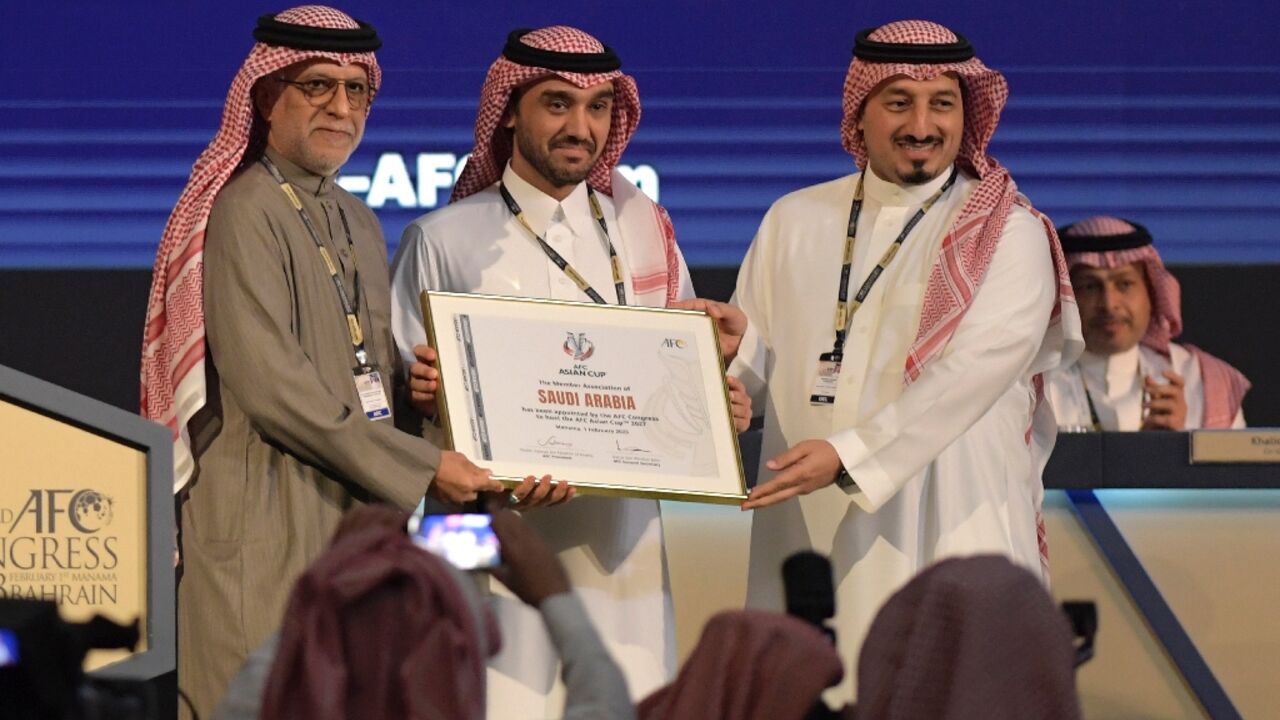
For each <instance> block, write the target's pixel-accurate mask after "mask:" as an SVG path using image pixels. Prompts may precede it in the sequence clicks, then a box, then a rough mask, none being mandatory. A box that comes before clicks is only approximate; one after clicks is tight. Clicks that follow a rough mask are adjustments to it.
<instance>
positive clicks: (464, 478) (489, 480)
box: [427, 450, 502, 505]
mask: <svg viewBox="0 0 1280 720" xmlns="http://www.w3.org/2000/svg"><path fill="white" fill-rule="evenodd" d="M501 491H502V483H500V482H498V481H497V480H494V479H493V473H491V472H490V471H489V470H486V469H484V468H482V467H478V466H476V464H475V463H473V462H471V461H470V460H468V459H467V456H466V455H463V454H462V453H460V452H454V451H453V450H441V451H440V467H438V468H436V477H435V479H434V480H432V481H431V487H430V488H428V489H427V493H428V494H430V495H431V496H432V497H434V498H437V499H439V500H444V501H445V502H449V503H453V504H455V505H461V504H462V503H466V502H471V501H472V500H475V499H476V498H477V497H479V494H480V493H482V492H501Z"/></svg>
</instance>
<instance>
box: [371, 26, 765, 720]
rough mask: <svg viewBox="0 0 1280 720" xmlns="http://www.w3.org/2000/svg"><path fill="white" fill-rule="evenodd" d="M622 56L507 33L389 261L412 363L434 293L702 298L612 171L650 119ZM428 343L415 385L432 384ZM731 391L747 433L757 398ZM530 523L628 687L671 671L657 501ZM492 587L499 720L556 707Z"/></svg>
mask: <svg viewBox="0 0 1280 720" xmlns="http://www.w3.org/2000/svg"><path fill="white" fill-rule="evenodd" d="M619 66H620V63H619V61H618V58H617V56H616V55H615V54H614V53H613V51H612V50H610V49H609V48H608V47H607V46H604V45H603V44H601V43H600V42H599V41H598V40H596V39H595V38H593V37H591V36H590V35H587V34H586V33H584V32H582V31H580V30H576V29H573V28H568V27H563V26H556V27H549V28H543V29H540V30H535V31H532V32H529V31H516V32H514V33H512V34H511V36H510V37H509V38H508V41H507V45H506V47H505V48H504V50H503V56H502V57H500V58H499V59H498V60H497V61H496V62H495V63H494V64H493V66H492V67H491V68H490V70H489V74H488V77H487V78H486V80H485V85H484V89H483V90H482V93H481V101H480V110H479V116H478V118H477V125H476V147H475V150H474V151H473V152H472V154H471V157H470V159H469V161H468V162H467V165H466V168H465V169H464V170H463V173H462V175H461V176H460V177H459V179H458V183H457V185H456V187H455V189H454V193H453V198H452V204H450V205H449V206H448V207H446V208H443V209H440V210H437V211H435V212H433V213H430V214H428V215H426V216H424V217H422V218H419V219H418V220H416V221H415V222H414V223H413V224H412V225H410V226H409V227H408V228H407V229H406V230H405V232H404V235H403V237H402V238H401V244H400V249H399V251H398V253H397V255H396V258H395V261H394V263H393V268H392V285H393V287H392V295H393V299H392V322H393V327H394V330H395V336H396V338H397V343H398V344H399V347H400V350H401V353H402V354H404V355H405V357H406V359H408V360H409V361H411V362H412V361H414V360H415V346H419V345H421V344H423V343H425V342H426V335H425V332H424V329H423V322H422V318H421V313H420V311H419V309H418V308H419V294H420V292H421V291H422V290H425V289H432V290H447V291H455V292H475V293H488V294H496V295H513V296H522V297H537V298H553V299H558V300H573V301H580V302H586V301H592V300H594V301H596V302H600V303H607V304H628V305H645V306H651V307H665V306H668V305H669V304H671V303H673V302H675V301H678V300H681V299H686V298H692V297H693V287H692V284H691V282H690V280H689V272H688V269H687V268H686V267H685V264H684V260H683V259H682V257H681V256H680V253H679V250H678V248H677V247H676V244H675V237H674V233H673V231H672V227H671V224H670V221H669V219H668V218H667V215H666V211H665V210H663V209H662V208H661V207H660V206H658V205H657V204H655V203H654V202H653V201H652V200H650V199H649V198H648V197H647V196H645V195H644V194H643V193H642V192H640V190H639V189H638V188H636V186H635V185H633V184H631V183H630V182H628V181H627V180H626V179H625V178H623V177H622V176H621V175H620V174H619V173H618V172H617V171H616V169H615V167H616V165H617V163H618V160H619V158H620V157H621V155H622V152H623V150H624V148H625V147H626V145H627V142H628V141H629V140H630V138H631V135H632V134H633V133H634V131H635V128H636V124H637V123H638V121H639V117H640V101H639V94H638V92H637V90H636V85H635V81H634V80H633V79H632V78H631V77H630V76H628V75H625V74H623V73H622V72H620V71H619V69H618V68H619ZM593 203H598V205H599V208H600V219H597V218H596V216H595V214H594V213H593V210H592V204H593ZM601 223H603V227H601ZM614 256H616V258H617V260H618V262H617V263H616V265H614V264H613V263H612V262H611V257H614ZM566 266H567V268H566ZM615 267H616V274H615V270H614V268H615ZM569 269H572V270H574V271H576V273H577V274H579V275H580V276H581V277H582V278H583V280H584V281H585V282H584V284H579V283H577V282H576V281H575V280H574V279H573V278H572V275H571V273H570V272H569ZM422 350H425V348H419V349H418V353H417V358H416V359H417V360H418V362H417V363H416V364H415V365H414V372H415V373H416V372H422V373H423V377H419V378H415V379H414V382H416V383H417V384H416V385H414V388H415V389H419V388H421V389H424V390H428V389H429V390H434V382H435V379H434V378H435V375H434V368H431V369H428V368H427V367H426V365H425V363H423V362H422V360H424V359H427V358H424V357H423V352H422ZM513 353H516V354H515V355H513V357H512V362H519V357H518V349H515V348H513ZM428 371H429V372H430V375H429V376H428V375H427V373H428ZM731 386H736V388H737V391H736V392H735V408H734V411H735V415H736V421H737V422H738V424H739V429H740V430H741V429H745V426H746V423H747V422H749V419H750V409H749V408H750V403H749V400H748V398H747V397H746V395H745V393H743V392H742V391H741V386H740V385H738V384H737V383H736V381H733V383H731ZM561 491H562V488H557V490H556V492H561ZM515 492H516V493H517V494H518V495H519V496H521V497H525V493H526V492H528V493H531V494H537V493H543V492H547V491H546V489H545V488H544V487H541V486H538V487H528V486H522V487H520V488H517V489H516V491H515ZM527 518H528V520H529V522H530V524H532V525H534V526H535V527H536V528H537V529H538V530H539V531H540V532H541V533H542V535H543V536H544V537H545V538H546V539H547V540H548V542H549V543H551V545H552V547H554V548H556V549H557V550H558V551H559V555H560V559H561V561H562V562H563V563H564V565H565V567H566V570H567V571H568V573H569V577H570V579H571V580H572V582H573V585H574V589H575V590H576V591H577V593H578V594H579V595H580V596H581V598H582V600H583V604H584V605H585V606H586V608H587V612H588V614H589V616H590V618H591V621H592V622H593V623H594V624H595V626H596V627H597V628H598V629H599V631H600V634H601V636H602V637H603V639H604V640H605V644H606V646H607V647H608V649H609V652H610V653H611V654H612V655H613V657H614V658H615V659H616V660H617V662H618V664H619V666H620V667H621V668H622V670H623V674H624V675H625V676H626V678H627V683H628V686H629V690H630V692H631V695H632V698H633V699H638V698H641V697H644V696H645V695H647V694H648V693H649V692H651V691H652V690H654V689H656V688H657V687H659V686H661V685H663V684H665V683H666V682H668V681H669V680H670V679H671V677H672V676H673V675H674V673H675V623H674V617H673V613H672V606H671V595H670V588H669V582H668V579H667V570H666V559H665V557H664V555H663V540H662V520H661V516H660V514H659V505H658V502H657V501H656V500H638V499H620V498H600V497H581V498H577V499H575V500H574V501H573V502H572V503H569V504H564V505H559V506H557V507H552V508H547V509H540V510H538V511H537V512H534V513H530V514H529V515H527ZM493 587H494V590H495V593H500V594H496V595H495V598H494V599H495V601H496V606H495V611H496V614H497V616H498V619H499V622H500V624H501V629H502V637H503V649H502V651H501V653H500V654H499V655H498V656H497V657H496V658H494V660H493V661H491V665H490V672H489V676H488V687H489V717H491V718H526V717H539V718H541V717H558V715H559V712H560V708H561V707H562V706H563V690H562V687H561V686H560V685H559V684H558V682H557V663H556V653H555V649H554V648H553V647H552V645H551V642H550V639H549V638H548V636H547V633H546V631H545V630H544V629H543V626H542V621H541V619H540V618H539V616H538V614H537V612H536V611H534V610H533V609H530V608H527V607H525V606H523V605H522V604H521V603H520V602H519V600H517V599H516V598H514V597H512V596H510V594H509V593H506V592H505V591H503V590H502V589H501V588H498V587H497V586H496V584H495V585H494V586H493Z"/></svg>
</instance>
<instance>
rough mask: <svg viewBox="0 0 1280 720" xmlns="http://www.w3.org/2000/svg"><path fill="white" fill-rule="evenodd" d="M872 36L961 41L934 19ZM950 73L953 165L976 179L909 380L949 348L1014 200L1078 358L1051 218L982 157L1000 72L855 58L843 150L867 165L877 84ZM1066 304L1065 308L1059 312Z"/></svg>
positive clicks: (933, 293)
mask: <svg viewBox="0 0 1280 720" xmlns="http://www.w3.org/2000/svg"><path fill="white" fill-rule="evenodd" d="M869 39H871V40H874V41H876V42H884V43H895V44H927V45H935V44H946V43H954V42H956V41H957V39H958V38H957V37H956V35H955V33H953V32H952V31H950V30H948V29H947V28H945V27H943V26H941V25H938V24H937V23H933V22H929V21H926V20H902V21H898V22H893V23H889V24H888V25H883V26H881V27H880V28H878V29H876V30H875V31H874V32H872V33H871V35H870V38H869ZM949 72H951V73H956V74H957V75H959V77H960V82H961V83H962V84H963V85H964V89H965V97H964V136H963V137H962V138H961V141H960V150H959V154H958V157H957V163H958V164H959V165H960V167H961V168H963V169H964V170H965V171H966V172H968V173H969V174H970V175H972V176H973V177H975V178H977V179H978V180H979V181H980V182H979V184H978V187H977V188H976V189H975V190H974V191H973V194H972V195H971V196H970V197H969V200H968V202H967V203H965V205H964V207H963V208H961V210H960V214H959V216H958V217H957V218H956V222H955V224H954V225H953V226H952V227H951V229H950V230H949V231H948V233H947V236H946V237H945V238H944V239H943V241H942V250H941V255H940V256H939V259H938V262H937V264H935V265H934V267H933V271H932V272H931V273H930V275H929V282H928V285H927V287H926V289H925V296H924V310H923V312H922V313H921V317H920V327H919V329H918V330H917V333H916V339H915V342H914V343H913V345H912V347H911V351H910V352H909V353H908V356H907V366H906V378H905V379H906V382H907V383H911V382H914V381H915V380H916V379H917V378H918V377H919V376H920V371H921V370H922V369H923V368H924V366H925V364H927V363H928V362H929V361H930V360H932V359H933V358H935V357H937V355H938V353H940V352H941V351H942V349H943V348H944V347H946V344H947V341H948V340H949V339H950V338H951V335H952V334H953V333H954V332H955V329H956V327H957V326H958V325H959V324H960V320H961V318H963V317H964V314H965V312H966V311H967V310H968V309H969V305H970V304H972V302H973V298H974V295H975V294H976V293H977V290H978V286H979V285H980V284H981V283H982V278H983V276H984V275H985V274H986V271H987V266H988V265H990V264H991V258H992V256H993V255H995V251H996V245H997V243H998V242H999V240H1000V235H1001V233H1003V232H1004V226H1005V222H1006V220H1008V217H1009V211H1010V210H1011V209H1012V207H1013V205H1014V204H1015V203H1016V204H1019V205H1022V206H1023V207H1025V208H1026V209H1027V210H1029V211H1030V212H1032V213H1033V214H1034V215H1036V216H1037V217H1039V218H1040V220H1041V221H1042V222H1043V223H1044V226H1045V232H1046V234H1047V235H1048V236H1049V245H1050V248H1051V251H1052V255H1053V262H1054V266H1055V268H1056V270H1057V278H1058V302H1057V303H1055V304H1054V308H1053V315H1052V324H1053V326H1054V327H1055V328H1057V335H1058V336H1059V337H1058V339H1057V341H1058V342H1060V343H1063V344H1064V345H1065V346H1066V350H1065V351H1064V352H1071V353H1072V354H1071V355H1070V356H1071V357H1075V356H1076V355H1079V350H1080V348H1083V347H1084V341H1083V339H1082V337H1083V336H1082V335H1081V333H1080V322H1079V314H1078V313H1077V312H1075V311H1074V305H1075V295H1074V293H1072V291H1071V279H1070V276H1069V275H1068V274H1067V266H1066V262H1065V260H1064V259H1063V255H1062V246H1061V245H1060V244H1059V243H1058V235H1057V232H1056V230H1055V229H1054V227H1053V223H1051V222H1050V221H1049V220H1048V218H1046V217H1045V216H1044V215H1042V214H1041V213H1039V212H1037V211H1036V210H1035V208H1033V207H1031V204H1030V203H1029V202H1028V201H1027V199H1026V198H1025V197H1022V196H1021V195H1019V194H1018V188H1017V185H1016V184H1015V183H1014V182H1013V178H1012V177H1010V175H1009V172H1008V171H1007V170H1005V168H1004V167H1003V166H1001V165H1000V163H999V162H997V161H996V159H995V158H993V157H990V156H988V155H987V145H988V144H989V143H990V141H991V136H992V135H994V134H995V131H996V125H997V124H998V123H999V121H1000V112H1001V111H1002V110H1003V109H1004V105H1005V102H1006V101H1007V100H1008V98H1009V86H1008V83H1006V82H1005V79H1004V76H1003V75H1001V74H1000V73H999V72H996V71H995V70H991V69H990V68H988V67H987V66H985V65H983V64H982V61H980V60H978V59H977V58H976V57H975V58H971V59H969V60H965V61H963V62H957V63H944V64H937V65H932V64H912V63H875V62H867V61H865V60H863V59H861V58H854V60H853V62H852V63H851V64H850V65H849V73H848V75H847V76H846V77H845V83H844V103H843V109H844V117H843V119H842V121H841V123H840V137H841V141H842V143H843V145H844V148H845V150H847V151H848V152H849V153H850V154H851V155H853V157H854V159H855V160H856V161H857V163H858V165H859V167H863V168H865V167H866V166H867V146H866V143H865V141H864V140H863V138H862V133H861V132H860V131H859V130H858V119H859V118H860V117H861V115H862V108H863V105H864V104H865V103H866V101H867V97H868V96H869V95H870V94H871V91H872V90H873V89H875V87H876V86H877V85H879V84H880V83H881V82H884V81H885V80H887V79H889V78H891V77H894V76H899V75H902V76H906V77H909V78H911V79H913V80H921V81H923V80H929V79H932V78H935V77H937V76H939V75H941V74H943V73H949ZM1064 307H1066V308H1070V311H1069V312H1065V313H1064V312H1063V309H1064ZM1077 346H1078V347H1077Z"/></svg>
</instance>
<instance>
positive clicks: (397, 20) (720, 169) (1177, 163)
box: [0, 0, 1280, 268]
mask: <svg viewBox="0 0 1280 720" xmlns="http://www.w3.org/2000/svg"><path fill="white" fill-rule="evenodd" d="M4 4H5V9H4V10H3V12H0V17H2V19H0V60H3V62H2V63H0V77H2V78H3V79H4V83H3V87H4V88H5V91H4V92H3V93H0V120H2V121H0V268H144V267H150V266H151V264H152V262H153V258H154V253H155V247H156V244H157V242H158V240H159V237H160V233H161V230H162V228H163V226H164V222H165V219H166V217H167V215H168V212H169V210H170V209H171V208H172V206H173V203H174V201H175V200H176V199H177V196H178V193H179V192H180V191H181V189H182V187H183V185H184V184H185V181H186V178H187V174H188V172H189V171H190V168H191V163H192V162H193V161H194V160H195V158H196V156H197V155H198V154H199V152H200V151H201V150H202V149H203V148H204V146H205V145H206V144H207V143H208V141H209V140H210V138H211V137H212V135H213V133H214V130H215V129H216V127H217V124H218V121H219V115H220V112H221V106H222V101H223V98H224V97H225V94H226V89H227V86H228V85H229V83H230V79H231V77H232V75H233V74H234V73H235V71H236V69H237V68H238V67H239V65H240V62H241V61H242V59H243V58H244V55H245V54H246V52H247V51H248V49H249V46H250V45H251V43H252V40H251V38H250V32H251V30H252V27H253V23H254V20H255V18H256V17H257V15H259V14H261V13H264V12H269V11H276V10H279V9H282V7H283V4H279V3H275V4H268V3H239V2H218V3H214V2H209V3H192V2H172V3H88V2H66V3H60V2H53V3H32V2H19V1H18V0H13V1H12V2H5V3H4ZM343 8H344V9H346V10H347V11H349V12H351V13H352V14H353V15H355V16H357V17H361V18H363V19H366V20H369V21H370V22H372V23H374V24H375V25H376V26H377V27H378V28H379V30H380V32H381V34H382V36H383V39H384V42H385V45H384V48H383V50H382V51H380V52H379V59H380V62H381V63H382V66H383V68H384V70H385V79H384V86H383V89H382V91H381V93H380V94H379V96H378V99H377V102H376V103H375V105H374V109H373V114H372V116H371V117H370V120H369V124H368V128H367V131H366V134H365V139H364V142H363V144H362V145H361V147H360V149H359V150H358V151H357V153H356V154H355V155H354V156H353V157H352V159H351V161H350V162H349V163H348V165H347V167H346V169H345V171H344V175H345V177H344V179H343V183H344V185H345V186H347V187H348V188H349V189H352V190H353V191H356V192H357V194H358V195H361V196H362V197H365V198H366V200H367V201H368V202H369V203H370V204H371V205H372V206H374V207H375V209H376V210H377V212H378V215H379V217H380V218H381V220H382V222H383V227H384V230H385V232H386V235H387V240H388V245H389V246H390V249H391V250H392V251H394V248H395V245H396V242H397V240H398V237H399V233H400V230H401V229H402V228H403V227H404V226H405V224H406V223H408V222H409V221H410V220H411V219H413V218H414V217H416V216H417V215H419V214H421V213H423V212H426V211H428V210H430V209H432V208H433V207H435V206H436V205H437V204H439V203H443V202H445V201H447V198H448V193H449V189H450V185H451V182H452V176H453V173H454V172H455V171H456V168H457V162H458V160H459V158H460V157H461V156H463V155H464V154H465V153H466V152H467V151H468V150H469V149H470V146H471V144H472V123H473V120H474V117H475V110H476V107H475V106H476V100H477V97H478V96H479V89H480V85H481V82H482V81H483V77H484V73H485V70H486V68H487V66H488V64H489V62H491V61H492V60H493V58H494V57H495V56H496V55H497V53H498V51H499V49H500V48H501V45H502V43H503V40H504V39H505V36H506V33H507V31H508V30H510V29H511V28H514V27H520V26H526V27H536V26H540V25H547V24H554V23H567V24H573V25H577V26H579V27H583V28H585V29H587V30H589V31H591V32H593V33H594V34H596V35H597V36H599V37H600V38H601V39H603V40H604V41H605V42H606V43H608V44H610V45H612V46H613V47H614V48H615V49H616V50H617V51H618V53H619V54H620V55H621V56H622V58H623V62H624V67H625V69H627V70H628V71H629V72H631V73H632V74H633V75H635V76H636V78H637V80H638V82H639V84H640V92H641V98H642V103H643V106H644V113H643V120H642V122H641V125H640V130H639V132H638V133H637V135H636V137H635V139H634V141H633V142H632V144H631V146H630V147H629V149H628V150H627V153H626V155H625V156H624V158H623V162H624V163H625V164H626V165H627V166H628V167H629V168H631V171H632V173H633V176H634V177H635V178H636V180H637V182H638V183H639V184H640V185H641V186H642V187H643V188H645V189H646V191H648V192H650V194H654V195H656V196H657V197H658V198H659V201H660V202H661V203H662V204H663V205H665V206H666V207H667V208H668V209H669V210H670V212H671V215H672V217H673V219H674V220H675V224H676V230H677V234H678V236H679V238H680V243H681V246H682V248H683V249H684V252H685V255H686V257H687V258H688V260H689V262H690V264H693V265H699V266H734V265H737V264H738V262H739V261H740V260H741V258H742V255H743V253H744V252H745V250H746V247H747V245H748V243H749V242H750V240H751V236H752V234H753V233H754V231H755V227H756V225H757V224H758V222H759V220H760V218H761V216H762V215H763V214H764V211H765V210H766V209H767V208H768V206H769V204H770V203H771V202H772V201H773V200H775V199H777V198H778V197H779V196H781V195H783V194H785V193H787V192H790V191H791V190H794V189H797V188H799V187H802V186H805V185H809V184H812V183H816V182H821V181H823V180H828V179H831V178H833V177H836V176H839V175H842V174H845V173H848V172H851V171H852V170H853V164H852V160H851V159H850V158H849V157H848V156H847V155H845V154H844V152H843V151H842V150H841V148H840V144H839V132H838V126H839V120H840V91H841V84H842V82H843V78H844V72H845V68H846V67H847V64H848V60H849V51H850V48H851V46H852V39H853V36H854V34H855V33H856V31H857V30H859V29H861V28H863V27H866V26H870V25H876V24H880V23H883V22H885V21H888V20H892V19H898V18H905V17H925V18H930V19H936V20H938V21H941V22H944V23H946V24H948V25H950V26H951V27H954V28H956V29H958V30H960V31H961V32H963V33H965V34H966V35H967V36H968V37H969V38H970V39H971V40H972V41H973V43H974V45H975V46H976V48H977V50H978V53H979V56H980V57H981V58H982V59H983V60H984V61H986V62H987V64H989V65H991V66H993V67H996V68H998V69H1000V70H1002V71H1004V72H1005V74H1006V76H1007V77H1008V79H1009V82H1010V85H1011V89H1012V98H1011V101H1010V103H1009V106H1008V108H1007V109H1006V111H1005V114H1004V117H1003V119H1002V122H1001V126H1000V129H999V130H998V131H997V133H996V138H995V143H994V146H993V149H992V153H993V154H994V155H995V156H996V157H998V158H999V159H1000V160H1001V161H1002V162H1004V163H1005V164H1006V165H1007V166H1008V167H1009V168H1010V169H1011V170H1012V172H1013V175H1014V177H1015V179H1017V180H1018V182H1019V185H1020V187H1021V188H1022V190H1023V192H1025V193H1026V194H1027V195H1028V196H1030V197H1031V199H1032V200H1033V202H1035V204H1036V205H1037V206H1038V207H1039V208H1041V209H1042V210H1044V211H1045V212H1047V213H1049V215H1050V216H1051V217H1053V218H1054V219H1055V220H1056V221H1058V222H1059V223H1065V222H1070V221H1072V220H1076V219H1079V218H1081V217H1083V216H1085V215H1089V214H1095V213H1108V214H1117V215H1121V216H1125V217H1131V218H1133V219H1135V220H1138V221H1139V222H1143V223H1145V224H1147V225H1148V227H1150V228H1151V230H1152V231H1153V233H1154V234H1155V236H1156V239H1157V243H1158V244H1159V246H1160V247H1161V249H1162V251H1163V252H1164V254H1165V257H1166V259H1167V260H1169V261H1171V262H1176V263H1264V262H1265V263H1275V262H1280V237H1277V234H1276V231H1275V228H1276V227H1277V226H1280V51H1278V50H1277V49H1276V45H1275V42H1274V28H1275V27H1277V26H1280V5H1276V4H1273V3H1260V2H1247V1H1244V0H1224V2H1222V3H1219V4H1216V5H1215V4H1211V3H1199V2H1186V1H1184V2H1159V3H1157V2H1132V3H1126V2H1107V3H1103V2H1084V3H1052V4H1050V3H1044V4H1040V3H1034V2H1032V3H1028V2H1025V1H1023V2H1013V1H1011V0H991V1H990V2H987V3H983V4H977V3H954V2H952V3H945V4H944V3H938V2H933V3H926V2H882V1H880V0H875V1H872V2H861V3H853V2H842V3H805V2H797V3H778V2H775V1H767V2H766V1H764V0H739V1H738V2H720V1H718V0H708V1H704V2H693V1H689V2H673V1H659V0H653V1H651V2H647V3H610V2H597V3H582V2H554V1H553V0H549V1H547V2H530V3H521V2H500V3H488V4H482V3H476V2H454V1H439V2H417V3H409V2H398V3H392V2H358V3H357V2H348V3H345V4H344V5H343ZM832 241H833V242H834V241H835V239H832Z"/></svg>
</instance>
